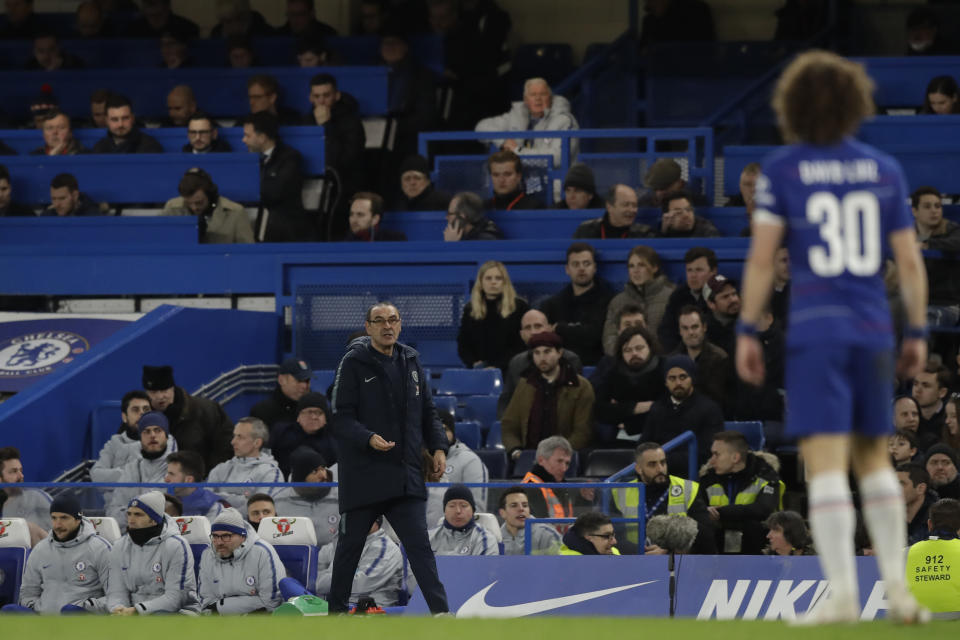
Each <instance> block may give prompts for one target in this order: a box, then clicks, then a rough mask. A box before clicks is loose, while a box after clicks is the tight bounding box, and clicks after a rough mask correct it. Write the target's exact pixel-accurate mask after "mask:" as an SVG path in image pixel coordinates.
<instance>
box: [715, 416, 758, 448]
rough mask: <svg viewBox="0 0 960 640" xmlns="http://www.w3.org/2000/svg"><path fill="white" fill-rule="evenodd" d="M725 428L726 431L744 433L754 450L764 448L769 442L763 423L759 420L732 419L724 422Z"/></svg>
mask: <svg viewBox="0 0 960 640" xmlns="http://www.w3.org/2000/svg"><path fill="white" fill-rule="evenodd" d="M723 429H724V431H738V432H740V433H742V434H743V437H744V438H746V439H747V444H749V445H750V449H751V450H753V451H761V450H763V447H764V445H765V444H766V443H767V439H766V437H765V436H764V435H763V423H762V422H760V421H759V420H745V421H735V420H731V421H728V422H724V423H723Z"/></svg>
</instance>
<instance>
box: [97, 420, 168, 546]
mask: <svg viewBox="0 0 960 640" xmlns="http://www.w3.org/2000/svg"><path fill="white" fill-rule="evenodd" d="M137 429H139V431H140V451H139V455H137V457H136V458H134V459H133V460H131V461H130V462H128V463H127V464H125V465H123V467H122V468H121V469H120V477H119V478H117V482H135V483H138V484H141V483H144V482H163V481H164V478H165V477H166V475H167V455H169V454H170V453H171V451H170V450H169V449H168V447H167V444H168V438H169V436H170V423H169V422H168V421H167V417H166V416H165V415H163V414H162V413H160V412H159V411H150V412H148V413H145V414H143V415H142V416H141V417H140V420H139V421H138V422H137ZM136 495H137V489H136V488H120V489H115V490H114V491H113V495H112V496H111V497H110V499H109V502H108V506H107V515H109V516H112V517H113V518H116V520H117V522H118V523H119V524H120V528H121V529H122V528H123V523H124V517H123V516H124V513H125V511H126V509H127V502H128V501H129V500H130V499H131V498H132V497H134V496H136ZM162 510H163V507H161V511H162Z"/></svg>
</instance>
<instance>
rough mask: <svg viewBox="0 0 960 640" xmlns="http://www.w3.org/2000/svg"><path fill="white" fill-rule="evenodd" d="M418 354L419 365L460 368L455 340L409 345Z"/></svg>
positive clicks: (460, 362) (420, 342)
mask: <svg viewBox="0 0 960 640" xmlns="http://www.w3.org/2000/svg"><path fill="white" fill-rule="evenodd" d="M410 346H412V347H413V348H414V349H416V350H417V351H418V352H419V353H420V364H422V365H423V366H425V367H426V366H430V367H439V368H444V367H462V366H463V362H462V361H461V360H460V355H459V354H458V353H457V343H456V341H455V340H418V341H417V342H415V343H411V344H410Z"/></svg>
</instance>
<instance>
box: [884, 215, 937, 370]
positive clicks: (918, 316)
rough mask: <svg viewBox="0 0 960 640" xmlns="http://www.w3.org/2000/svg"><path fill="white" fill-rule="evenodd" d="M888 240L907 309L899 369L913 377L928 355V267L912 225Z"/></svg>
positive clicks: (897, 231) (895, 232) (892, 235)
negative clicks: (924, 263) (924, 261)
mask: <svg viewBox="0 0 960 640" xmlns="http://www.w3.org/2000/svg"><path fill="white" fill-rule="evenodd" d="M888 241H889V242H890V249H891V251H892V252H893V260H894V262H896V264H897V274H898V276H899V278H900V292H901V295H902V296H903V306H904V308H905V310H906V313H907V327H906V329H905V330H904V336H903V344H902V346H901V355H900V362H899V363H898V364H899V369H900V371H899V373H900V374H901V375H903V376H905V377H909V378H912V377H913V376H915V375H916V374H917V373H919V372H920V369H921V367H923V366H924V364H925V362H926V359H927V342H926V335H927V270H926V267H924V265H923V258H922V257H921V255H920V248H919V247H918V246H917V234H916V232H915V231H914V230H913V229H912V228H904V229H898V230H896V231H894V232H892V233H891V234H890V235H889V237H888Z"/></svg>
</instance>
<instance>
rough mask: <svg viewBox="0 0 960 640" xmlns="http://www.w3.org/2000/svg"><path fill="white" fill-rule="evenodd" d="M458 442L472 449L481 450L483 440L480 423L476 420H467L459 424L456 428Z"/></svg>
mask: <svg viewBox="0 0 960 640" xmlns="http://www.w3.org/2000/svg"><path fill="white" fill-rule="evenodd" d="M456 434H457V440H459V441H460V442H462V443H463V444H465V445H467V446H468V447H470V448H471V449H479V448H480V443H481V441H482V440H483V438H482V436H481V431H480V423H479V422H477V421H476V420H465V421H463V422H458V423H457V426H456Z"/></svg>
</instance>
